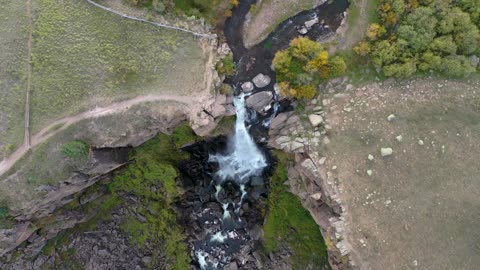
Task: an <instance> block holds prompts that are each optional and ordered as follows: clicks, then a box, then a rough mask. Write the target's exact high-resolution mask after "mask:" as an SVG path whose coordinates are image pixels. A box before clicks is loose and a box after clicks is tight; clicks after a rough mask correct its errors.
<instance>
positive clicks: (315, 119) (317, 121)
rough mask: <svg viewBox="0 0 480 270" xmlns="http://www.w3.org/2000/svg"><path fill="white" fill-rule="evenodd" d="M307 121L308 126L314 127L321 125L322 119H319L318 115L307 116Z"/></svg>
mask: <svg viewBox="0 0 480 270" xmlns="http://www.w3.org/2000/svg"><path fill="white" fill-rule="evenodd" d="M308 120H310V124H312V126H314V127H316V126H318V125H320V124H321V123H323V117H321V116H320V115H317V114H310V115H309V116H308Z"/></svg>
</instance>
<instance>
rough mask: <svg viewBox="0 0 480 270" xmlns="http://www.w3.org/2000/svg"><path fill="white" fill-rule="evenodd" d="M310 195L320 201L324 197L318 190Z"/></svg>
mask: <svg viewBox="0 0 480 270" xmlns="http://www.w3.org/2000/svg"><path fill="white" fill-rule="evenodd" d="M310 197H312V199H314V200H315V201H319V200H320V199H321V198H322V193H321V192H317V193H315V194H312V195H310Z"/></svg>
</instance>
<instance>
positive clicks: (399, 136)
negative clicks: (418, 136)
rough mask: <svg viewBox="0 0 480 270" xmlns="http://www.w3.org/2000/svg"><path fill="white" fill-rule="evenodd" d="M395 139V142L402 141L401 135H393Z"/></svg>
mask: <svg viewBox="0 0 480 270" xmlns="http://www.w3.org/2000/svg"><path fill="white" fill-rule="evenodd" d="M395 139H396V140H397V142H402V141H403V137H402V135H398V136H397V137H395Z"/></svg>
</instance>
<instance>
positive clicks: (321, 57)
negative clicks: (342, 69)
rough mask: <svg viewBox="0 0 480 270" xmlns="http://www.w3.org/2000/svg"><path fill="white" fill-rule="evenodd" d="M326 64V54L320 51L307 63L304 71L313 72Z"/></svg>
mask: <svg viewBox="0 0 480 270" xmlns="http://www.w3.org/2000/svg"><path fill="white" fill-rule="evenodd" d="M327 63H328V52H327V51H321V52H320V53H318V54H317V55H316V56H315V57H314V58H313V59H312V60H310V61H308V62H307V65H306V66H305V67H304V69H305V71H308V72H315V71H318V70H319V69H320V68H322V67H323V66H325V65H326V64H327Z"/></svg>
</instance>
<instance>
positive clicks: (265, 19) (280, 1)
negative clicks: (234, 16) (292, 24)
mask: <svg viewBox="0 0 480 270" xmlns="http://www.w3.org/2000/svg"><path fill="white" fill-rule="evenodd" d="M317 4H318V1H317V0H300V1H295V0H260V1H258V3H257V4H256V5H255V8H253V9H251V10H250V13H251V16H252V17H251V19H250V22H249V23H248V24H246V25H245V28H244V31H243V36H244V41H245V45H246V46H247V47H249V46H252V45H254V44H256V43H258V42H260V41H262V40H263V39H264V38H265V37H266V36H267V35H268V34H269V33H270V32H271V31H272V30H273V29H275V27H276V26H277V25H279V24H280V23H281V22H282V21H284V20H286V19H288V18H289V17H291V16H293V15H295V14H297V13H298V12H300V11H303V10H306V9H311V8H314V7H315V6H316V5H317Z"/></svg>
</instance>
